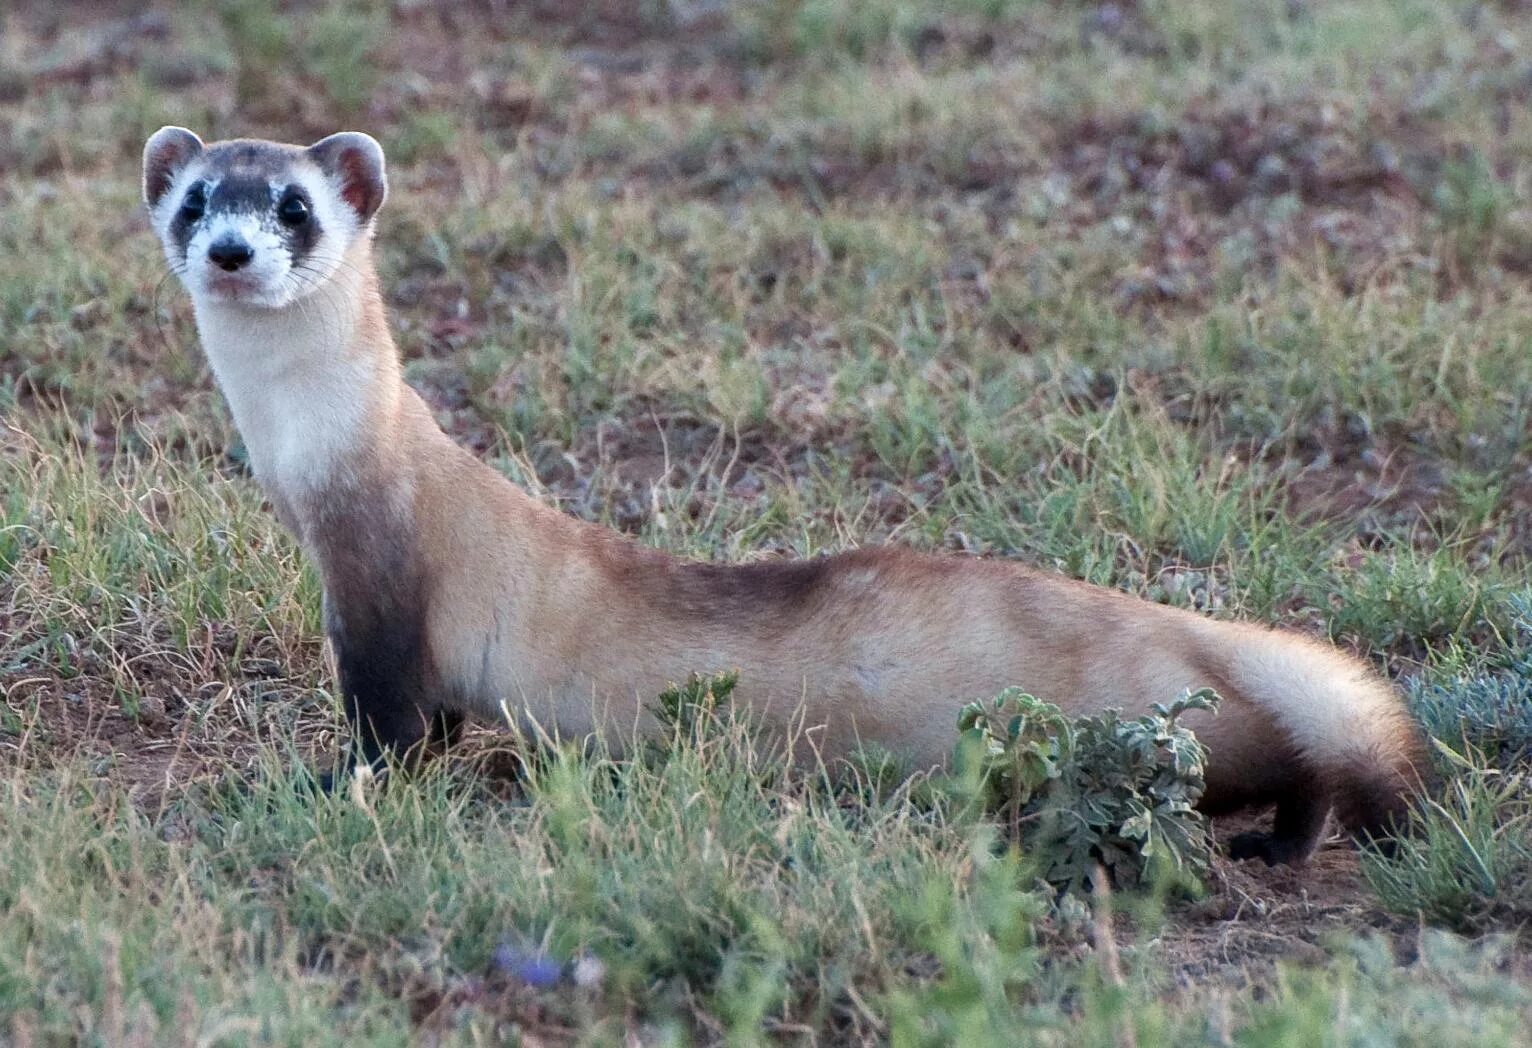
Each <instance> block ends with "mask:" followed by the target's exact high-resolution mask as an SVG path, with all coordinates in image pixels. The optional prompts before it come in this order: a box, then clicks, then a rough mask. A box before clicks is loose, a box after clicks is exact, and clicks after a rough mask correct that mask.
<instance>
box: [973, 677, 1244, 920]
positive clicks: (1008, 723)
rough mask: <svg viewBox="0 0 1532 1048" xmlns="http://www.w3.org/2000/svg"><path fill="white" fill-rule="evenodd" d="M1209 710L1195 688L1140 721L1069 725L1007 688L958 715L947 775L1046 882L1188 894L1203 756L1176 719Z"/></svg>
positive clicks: (1201, 854) (1200, 824)
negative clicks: (1098, 882)
mask: <svg viewBox="0 0 1532 1048" xmlns="http://www.w3.org/2000/svg"><path fill="white" fill-rule="evenodd" d="M1218 702H1219V700H1218V696H1217V694H1216V693H1215V692H1213V691H1212V690H1211V689H1208V688H1203V689H1200V690H1198V691H1193V692H1188V693H1187V694H1186V695H1183V696H1181V697H1180V698H1178V699H1176V700H1175V701H1173V702H1171V703H1170V704H1169V705H1161V704H1159V703H1155V705H1154V707H1153V712H1151V713H1148V714H1146V715H1144V716H1142V717H1137V718H1131V719H1123V718H1122V716H1121V714H1120V713H1119V712H1118V711H1117V710H1113V709H1109V710H1106V711H1104V712H1102V713H1094V714H1082V715H1079V716H1074V717H1071V716H1068V715H1066V714H1065V713H1064V712H1063V711H1062V710H1060V709H1059V707H1057V706H1055V705H1053V704H1052V703H1048V702H1043V701H1041V700H1040V699H1037V698H1035V697H1034V696H1032V695H1028V694H1027V693H1026V692H1024V691H1022V690H1021V689H1019V688H1011V689H1008V690H1006V691H1004V692H1002V693H1001V694H999V695H997V696H995V697H994V698H993V699H989V700H985V701H980V702H972V703H969V704H968V705H966V706H964V707H963V709H962V711H961V712H960V713H959V714H958V733H959V741H958V745H957V749H956V752H955V755H954V759H953V764H954V778H955V780H956V781H957V782H963V781H964V780H965V779H966V780H968V781H969V782H971V783H973V784H974V786H973V787H972V788H975V789H976V790H977V794H978V797H979V799H980V801H981V803H982V804H983V805H984V807H985V809H986V810H988V811H991V812H993V813H995V814H996V815H997V816H998V817H999V819H1000V820H1001V821H1002V823H1003V824H1004V825H1005V826H1006V827H1007V828H1008V829H1009V830H1010V833H1011V835H1012V837H1013V838H1015V839H1016V840H1018V841H1019V842H1020V845H1021V848H1022V850H1023V852H1024V853H1025V854H1026V855H1027V857H1028V858H1029V859H1030V860H1031V862H1032V863H1033V864H1034V865H1035V866H1036V869H1037V873H1038V875H1039V876H1041V877H1042V878H1043V879H1044V880H1046V881H1048V882H1049V883H1050V884H1054V885H1057V886H1059V887H1061V888H1065V889H1068V890H1071V891H1079V890H1081V889H1083V888H1085V887H1086V886H1087V885H1088V884H1089V882H1090V880H1091V878H1092V877H1093V876H1094V875H1095V871H1096V870H1097V869H1099V868H1104V869H1105V871H1106V872H1107V874H1108V875H1109V877H1110V878H1111V879H1112V881H1113V882H1114V883H1116V884H1118V885H1121V886H1127V887H1136V886H1139V885H1144V884H1160V883H1166V882H1167V881H1173V882H1175V883H1177V884H1179V885H1181V886H1184V887H1186V888H1188V889H1195V888H1196V887H1197V886H1198V885H1199V884H1200V882H1201V879H1202V878H1203V877H1204V876H1205V875H1206V874H1207V871H1208V867H1209V865H1210V863H1211V862H1212V841H1211V838H1210V837H1209V835H1208V829H1207V820H1206V818H1205V817H1204V816H1203V815H1202V814H1201V813H1200V812H1198V811H1197V809H1196V804H1197V801H1198V800H1200V799H1201V797H1202V793H1203V790H1204V788H1205V786H1206V780H1205V778H1204V769H1205V762H1206V760H1207V748H1206V747H1205V746H1203V745H1202V743H1200V742H1198V741H1197V736H1196V734H1195V733H1194V732H1193V731H1192V730H1191V729H1190V728H1187V727H1186V726H1184V725H1182V724H1178V723H1177V718H1178V717H1180V716H1181V715H1182V714H1183V713H1185V712H1186V711H1187V710H1206V711H1210V712H1215V711H1216V710H1217V708H1218Z"/></svg>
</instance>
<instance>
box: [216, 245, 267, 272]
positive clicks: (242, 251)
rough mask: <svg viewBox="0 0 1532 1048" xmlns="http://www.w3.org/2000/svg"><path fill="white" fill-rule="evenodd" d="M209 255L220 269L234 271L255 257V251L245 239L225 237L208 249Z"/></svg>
mask: <svg viewBox="0 0 1532 1048" xmlns="http://www.w3.org/2000/svg"><path fill="white" fill-rule="evenodd" d="M207 257H208V261H210V262H212V263H213V265H215V266H217V267H218V268H219V269H222V270H224V271H225V272H228V273H232V272H234V271H235V270H236V269H238V268H239V267H240V266H242V265H244V264H245V263H246V262H249V261H250V260H251V259H252V258H254V257H255V252H254V251H251V250H250V245H249V244H247V243H245V242H244V241H243V240H236V239H235V238H233V237H224V238H223V239H222V240H219V241H217V242H216V243H215V244H213V246H212V247H210V248H208V249H207Z"/></svg>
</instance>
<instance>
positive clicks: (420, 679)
mask: <svg viewBox="0 0 1532 1048" xmlns="http://www.w3.org/2000/svg"><path fill="white" fill-rule="evenodd" d="M386 188H387V187H386V182H385V178H384V163H383V151H382V149H381V148H380V147H379V146H378V143H377V142H375V141H374V140H373V139H372V138H370V137H368V136H367V135H364V134H359V133H356V132H346V133H342V134H337V135H332V136H330V137H328V138H326V139H324V140H322V141H320V142H317V143H315V144H314V145H312V146H308V147H307V148H305V147H302V146H295V145H282V144H278V143H275V142H265V141H254V140H235V141H228V142H219V143H215V144H212V145H204V144H203V142H202V141H201V139H199V138H198V137H197V136H196V135H194V134H192V133H191V132H190V131H187V130H185V129H183V128H179V127H166V128H163V129H161V130H160V131H158V132H156V133H155V134H154V136H153V137H151V138H150V139H149V141H148V143H147V145H146V146H145V148H144V199H145V202H146V203H147V205H148V208H149V213H150V215H151V217H152V220H153V225H154V229H155V231H156V232H157V233H158V234H159V237H160V240H161V241H162V242H163V244H164V248H165V255H166V257H167V258H168V259H169V262H170V265H171V268H172V269H173V270H174V271H175V273H176V274H177V276H179V277H180V279H181V281H182V283H183V284H185V286H186V289H187V290H188V291H189V292H190V293H191V298H192V303H193V306H194V307H195V310H196V318H197V330H198V332H199V334H200V336H201V340H202V345H203V348H204V349H205V351H206V352H207V356H208V359H209V361H210V362H211V364H212V368H213V372H214V374H215V376H216V377H217V380H218V384H219V386H220V387H221V388H222V390H223V392H224V395H225V396H226V397H227V398H228V402H229V407H230V409H231V410H232V412H233V415H234V421H235V423H236V424H237V425H238V427H239V431H240V433H241V434H242V435H243V437H244V441H245V445H246V447H247V448H248V449H249V455H250V462H251V465H252V466H253V468H254V471H255V475H256V477H257V478H258V479H259V481H260V483H261V485H262V487H263V488H264V489H265V491H266V494H267V495H268V497H269V498H270V500H271V503H272V505H273V506H274V507H275V509H276V512H277V514H278V515H279V516H280V517H281V519H282V521H283V523H284V524H285V525H286V526H287V527H288V528H290V529H291V530H292V531H293V532H294V533H295V534H296V536H297V537H298V539H299V541H300V542H301V544H302V546H303V548H304V550H305V551H306V553H307V554H308V556H309V557H311V558H312V559H313V561H314V563H315V565H316V566H317V568H318V570H319V573H320V576H321V578H322V580H323V583H324V590H325V628H326V631H327V634H328V636H329V639H330V641H331V643H332V644H333V647H334V651H335V655H336V659H337V662H338V666H339V673H340V685H341V689H342V692H343V694H344V697H345V706H346V711H347V714H348V716H349V719H350V722H351V725H352V728H353V732H354V735H355V744H354V746H353V750H354V751H356V752H358V753H359V755H360V756H361V758H362V759H364V760H366V761H369V762H371V761H374V760H376V759H378V758H379V757H380V756H381V754H382V752H383V751H384V750H385V749H392V750H395V751H405V750H408V749H410V748H412V747H414V746H415V745H416V744H417V743H421V742H423V741H429V740H431V739H433V738H442V737H448V736H450V735H451V734H452V733H453V732H454V731H455V730H456V728H457V727H458V726H459V725H460V724H461V721H462V718H463V716H464V715H465V714H482V715H484V716H487V717H490V718H497V717H500V716H501V715H502V711H503V710H506V709H509V710H511V711H512V712H513V713H514V714H516V715H518V716H522V717H525V718H528V719H529V720H535V721H536V723H537V724H539V725H540V726H542V727H543V728H544V729H546V730H556V731H557V732H558V733H560V734H561V735H564V736H571V735H574V736H579V735H583V734H585V733H589V732H592V731H598V730H606V731H609V732H610V733H611V734H612V735H613V737H614V738H620V737H621V736H622V735H623V734H624V733H630V732H631V731H632V730H633V729H634V728H635V727H636V726H639V725H641V724H642V723H643V718H644V716H645V713H644V704H645V703H646V702H647V701H649V700H651V699H652V697H653V696H654V695H656V694H657V693H658V692H659V691H661V690H662V689H663V688H665V687H666V686H667V685H668V684H671V683H673V682H676V681H679V680H682V679H684V678H685V677H687V676H688V675H689V674H691V673H693V672H701V673H710V672H716V671H722V670H727V669H737V670H738V671H739V673H740V685H739V689H738V692H737V695H738V698H739V700H740V701H741V702H744V703H747V704H748V705H749V706H750V707H751V709H752V710H753V711H755V712H756V713H757V714H759V715H761V716H763V717H764V718H765V719H766V720H767V721H768V722H772V721H775V722H777V723H781V722H783V721H785V720H787V719H788V718H790V717H795V716H801V717H803V718H804V721H805V723H806V724H807V725H808V726H809V727H810V728H811V729H812V732H811V734H814V735H815V738H816V745H817V748H818V749H819V750H820V751H821V752H822V753H825V754H831V755H833V754H838V753H844V752H846V751H847V750H849V749H851V748H852V747H853V746H854V745H855V744H856V743H857V742H858V741H873V742H877V743H880V744H882V745H884V746H886V747H888V748H890V749H892V750H894V751H897V752H902V753H904V754H905V755H907V756H908V757H909V758H911V759H913V761H915V762H917V763H918V764H920V765H924V766H931V765H937V764H940V763H942V762H943V761H944V760H945V759H946V757H947V756H948V754H949V752H950V749H951V746H952V743H953V741H954V738H955V734H954V733H955V715H956V712H957V709H958V707H959V705H960V704H961V703H962V702H964V701H966V700H968V699H972V698H976V697H981V696H987V695H993V694H996V693H998V692H999V691H1001V690H1002V689H1004V688H1006V687H1008V686H1012V685H1015V686H1019V687H1021V688H1024V689H1026V690H1027V691H1029V692H1031V693H1033V694H1035V695H1037V696H1039V697H1041V698H1043V699H1046V700H1048V701H1051V702H1054V703H1057V704H1058V705H1059V706H1061V707H1063V708H1064V709H1065V710H1066V711H1070V712H1076V713H1078V712H1082V711H1093V710H1098V709H1101V708H1103V707H1105V706H1107V705H1119V704H1125V705H1127V706H1128V707H1129V709H1130V710H1134V711H1141V710H1144V709H1147V707H1148V705H1149V704H1150V703H1152V702H1156V701H1160V702H1163V701H1169V700H1170V699H1172V698H1174V697H1175V696H1176V695H1178V694H1180V693H1182V692H1184V691H1186V690H1187V689H1191V688H1198V687H1202V686H1210V687H1213V688H1215V689H1217V691H1218V692H1219V694H1220V695H1222V696H1223V699H1224V703H1223V709H1222V712H1221V713H1219V714H1218V716H1216V717H1207V716H1203V715H1200V714H1192V715H1189V717H1188V720H1189V723H1191V724H1192V726H1193V727H1194V728H1195V729H1196V731H1197V733H1198V735H1199V736H1200V738H1201V739H1202V741H1203V742H1204V743H1205V744H1206V745H1207V746H1208V750H1209V757H1208V769H1207V792H1206V794H1205V796H1204V797H1203V801H1202V806H1203V808H1204V810H1206V811H1208V812H1210V813H1219V812H1225V811H1229V810H1232V809H1236V808H1241V807H1245V806H1250V805H1264V804H1275V805H1276V817H1275V824H1274V826H1273V830H1272V832H1271V833H1270V834H1259V835H1247V836H1246V837H1245V838H1243V839H1241V840H1240V842H1239V843H1238V845H1237V847H1236V849H1235V850H1236V854H1239V855H1246V856H1260V857H1263V858H1265V859H1266V860H1267V861H1285V862H1294V861H1301V860H1302V859H1304V858H1305V857H1306V856H1307V855H1308V854H1309V853H1310V852H1311V851H1312V849H1313V848H1314V846H1315V844H1316V842H1317V840H1318V839H1319V836H1320V834H1321V831H1322V829H1323V826H1324V823H1325V818H1326V815H1327V813H1328V812H1329V811H1330V810H1331V809H1332V808H1333V809H1334V810H1335V812H1336V813H1337V815H1338V817H1339V818H1340V821H1341V822H1342V823H1343V824H1344V825H1345V826H1346V827H1347V828H1348V829H1350V830H1352V831H1354V832H1359V833H1375V832H1380V831H1386V830H1388V829H1389V824H1390V821H1391V820H1392V819H1393V818H1395V817H1396V816H1398V815H1399V814H1400V813H1401V812H1402V811H1403V809H1404V808H1405V806H1406V804H1407V801H1408V798H1409V796H1410V794H1411V792H1412V791H1413V789H1414V788H1415V787H1416V785H1417V778H1418V775H1419V774H1420V773H1423V772H1424V771H1425V770H1426V762H1425V758H1424V756H1423V749H1422V742H1421V735H1420V732H1419V731H1418V729H1417V728H1416V726H1415V725H1414V723H1413V722H1412V721H1411V719H1410V717H1409V715H1408V713H1407V712H1406V710H1405V707H1404V704H1403V703H1402V702H1401V700H1400V698H1399V696H1398V695H1397V694H1396V693H1395V692H1394V691H1393V689H1391V688H1390V687H1389V686H1388V685H1387V684H1386V683H1385V682H1384V681H1383V680H1382V679H1380V678H1379V677H1378V676H1377V675H1376V674H1374V673H1373V672H1371V671H1370V670H1369V669H1368V668H1367V667H1366V666H1364V665H1363V664H1362V663H1360V662H1358V661H1357V660H1355V659H1352V658H1350V657H1348V656H1346V655H1344V654H1342V653H1341V652H1339V651H1338V650H1336V649H1335V648H1333V647H1331V646H1329V645H1326V644H1321V643H1315V642H1313V641H1309V640H1306V639H1304V638H1302V637H1299V636H1296V635H1294V634H1291V633H1284V632H1279V631H1274V630H1270V629H1265V628H1260V627H1256V626H1252V625H1247V624H1242V623H1235V622H1223V621H1215V620H1212V619H1208V618H1205V617H1202V616H1199V615H1196V614H1193V613H1191V612H1188V611H1182V610H1177V609H1173V608H1169V607H1164V606H1161V605H1157V604H1153V603H1150V602H1147V601H1143V600H1138V599H1135V598H1133V597H1130V596H1127V595H1125V594H1122V593H1119V592H1116V591H1113V590H1107V589H1102V588H1098V587H1094V586H1089V585H1085V584H1083V583H1080V582H1075V581H1072V580H1069V579H1066V578H1063V577H1060V576H1058V575H1055V574H1051V573H1048V572H1043V571H1037V570H1033V569H1031V568H1028V567H1024V566H1022V565H1020V564H1015V563H1005V562H1000V561H995V560H979V559H965V558H958V557H951V556H931V555H921V554H917V553H914V552H911V551H908V550H903V549H896V548H883V549H865V550H859V551H855V552H850V553H845V554H842V555H839V556H832V557H825V558H822V559H817V560H810V561H794V562H778V563H756V564H746V565H737V566H733V565H728V566H726V565H717V564H707V563H698V562H693V561H689V560H682V559H678V558H675V557H672V556H668V555H666V554H664V553H661V552H658V551H656V550H653V549H649V548H646V547H644V546H641V545H639V544H637V543H635V542H632V541H630V540H629V539H627V538H625V537H623V536H621V535H618V534H616V533H614V532H612V531H610V530H607V529H605V528H601V527H597V526H594V525H592V524H588V523H584V522H581V521H578V520H575V519H572V518H570V517H569V516H566V515H565V514H562V513H560V512H558V511H557V510H554V509H552V508H549V507H547V506H544V505H541V504H539V503H537V502H535V501H534V500H533V499H531V498H530V497H529V496H527V495H526V494H525V493H523V492H522V491H521V490H520V489H518V488H517V487H515V486H514V485H513V484H511V483H510V482H509V481H508V480H507V479H506V478H505V477H503V476H501V475H500V474H499V473H497V472H495V471H494V470H492V469H490V468H489V467H488V466H486V465H484V464H483V463H481V462H479V461H478V460H476V459H475V458H474V457H473V456H472V455H470V454H469V453H468V452H466V451H464V450H463V449H461V448H459V447H457V446H456V445H455V444H453V442H452V441H451V439H449V438H448V437H447V436H446V434H444V433H443V432H442V431H441V429H440V428H438V427H437V425H436V423H435V421H434V420H433V419H432V417H431V413H430V412H429V411H428V410H427V408H426V407H425V405H424V404H423V403H422V402H421V400H420V398H419V397H418V396H417V395H416V394H415V392H414V391H413V390H411V389H410V387H409V386H407V385H406V384H405V383H404V381H403V380H402V378H401V376H400V365H399V360H398V355H397V352H396V350H395V347H394V343H393V339H392V338H391V336H390V334H389V329H388V321H387V318H386V316H385V312H384V307H383V301H382V299H381V297H380V296H379V293H378V279H377V275H376V272H375V270H374V267H373V261H372V237H373V229H374V223H375V220H376V217H377V214H378V209H379V208H380V207H381V206H382V204H383V200H384V197H385V195H386Z"/></svg>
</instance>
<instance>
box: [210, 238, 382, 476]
mask: <svg viewBox="0 0 1532 1048" xmlns="http://www.w3.org/2000/svg"><path fill="white" fill-rule="evenodd" d="M195 307H196V315H197V331H198V334H199V335H200V337H201V339H202V346H203V349H204V350H205V351H206V353H207V357H208V361H209V362H210V363H211V365H212V368H213V374H214V376H215V377H216V378H217V380H218V385H219V387H220V388H221V389H222V390H223V393H224V396H225V397H226V398H227V400H228V402H229V409H230V411H231V412H232V414H233V416H234V423H235V425H236V426H238V427H239V432H240V436H242V437H243V438H244V442H245V448H246V450H247V451H248V453H249V456H250V464H251V466H252V468H253V469H254V471H255V475H256V477H257V479H259V480H260V482H261V484H262V486H263V487H265V488H266V490H267V491H268V493H270V494H271V495H273V496H275V497H277V498H280V499H281V500H282V501H284V502H288V503H294V502H296V503H304V502H308V501H310V499H311V497H312V496H314V495H317V494H321V493H325V492H328V491H331V490H332V489H335V488H338V487H339V488H345V487H350V486H352V485H354V484H355V482H356V481H357V479H358V477H359V475H360V473H361V472H362V471H364V470H366V468H367V466H368V465H369V464H370V463H371V462H373V461H375V460H376V458H377V455H378V453H379V451H380V449H381V448H382V447H383V445H384V444H385V443H386V440H387V433H388V426H389V424H390V420H391V419H392V418H393V417H394V415H395V414H396V409H397V406H398V400H399V395H400V391H401V389H402V385H403V380H402V379H401V377H400V372H399V360H398V354H397V352H396V351H395V349H394V344H393V340H392V338H390V336H389V334H388V323H387V319H386V317H385V316H384V312H383V304H382V300H381V298H380V297H379V295H378V290H377V278H376V276H375V274H374V272H373V268H372V259H371V257H370V250H369V248H368V245H367V244H366V243H365V242H359V243H358V244H357V245H356V246H354V247H353V248H352V249H351V251H349V252H348V253H347V257H346V259H345V261H344V262H343V263H342V264H341V266H340V267H339V269H338V270H337V271H336V273H335V274H334V276H332V277H331V278H330V280H328V281H327V282H326V283H325V284H324V285H323V286H322V287H320V288H318V289H317V290H315V291H313V292H312V293H310V294H309V295H307V296H305V297H304V298H302V299H300V300H298V301H297V302H295V303H293V304H292V305H290V306H288V307H286V308H284V309H263V308H259V307H254V306H245V305H240V304H237V303H223V302H203V301H198V302H195Z"/></svg>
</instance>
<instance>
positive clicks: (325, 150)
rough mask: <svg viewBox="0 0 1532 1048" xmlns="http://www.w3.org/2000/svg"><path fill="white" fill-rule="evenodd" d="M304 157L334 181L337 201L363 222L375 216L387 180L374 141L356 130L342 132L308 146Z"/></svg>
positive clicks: (385, 188)
mask: <svg viewBox="0 0 1532 1048" xmlns="http://www.w3.org/2000/svg"><path fill="white" fill-rule="evenodd" d="M308 155H309V157H310V158H311V159H312V160H313V161H314V163H316V164H318V165H319V169H320V170H321V171H323V172H324V173H325V174H327V175H329V176H330V177H331V178H332V179H334V180H335V183H336V187H337V188H338V189H339V190H340V195H341V198H342V199H344V200H345V201H346V203H347V204H349V205H350V206H351V210H353V211H355V212H356V213H357V217H359V218H360V219H361V220H362V221H363V222H366V221H367V220H368V219H370V218H372V216H373V215H375V214H377V213H378V208H380V207H382V206H383V199H384V198H385V197H386V196H388V179H387V178H386V177H385V176H384V174H383V147H382V146H380V145H378V141H377V139H375V138H373V137H372V136H371V135H364V134H363V133H362V132H360V131H342V132H340V133H339V134H336V135H331V136H330V137H329V138H322V139H320V140H319V141H318V142H315V143H314V144H313V145H311V146H309V148H308Z"/></svg>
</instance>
